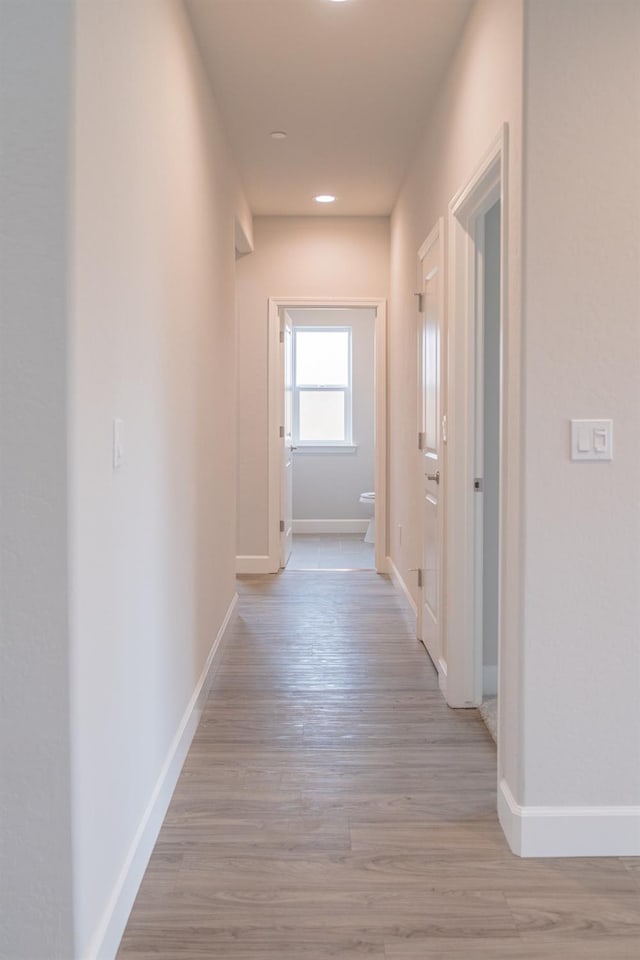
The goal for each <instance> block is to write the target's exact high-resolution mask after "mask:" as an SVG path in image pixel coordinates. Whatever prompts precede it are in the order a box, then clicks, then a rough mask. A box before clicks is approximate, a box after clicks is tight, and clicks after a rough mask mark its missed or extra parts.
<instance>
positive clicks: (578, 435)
mask: <svg viewBox="0 0 640 960" xmlns="http://www.w3.org/2000/svg"><path fill="white" fill-rule="evenodd" d="M571 459H572V460H613V420H572V421H571Z"/></svg>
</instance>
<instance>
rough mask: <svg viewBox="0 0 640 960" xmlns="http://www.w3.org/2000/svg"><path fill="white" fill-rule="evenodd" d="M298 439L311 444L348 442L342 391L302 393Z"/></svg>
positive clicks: (305, 391)
mask: <svg viewBox="0 0 640 960" xmlns="http://www.w3.org/2000/svg"><path fill="white" fill-rule="evenodd" d="M298 439H299V440H301V441H302V442H304V441H307V442H310V443H313V442H315V443H331V442H333V443H342V442H343V441H345V440H346V437H345V433H344V392H343V391H342V390H301V391H300V430H299V437H298Z"/></svg>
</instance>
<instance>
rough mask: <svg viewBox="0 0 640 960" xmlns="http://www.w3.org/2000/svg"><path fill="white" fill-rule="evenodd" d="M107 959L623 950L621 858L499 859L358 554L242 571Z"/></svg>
mask: <svg viewBox="0 0 640 960" xmlns="http://www.w3.org/2000/svg"><path fill="white" fill-rule="evenodd" d="M240 593H241V613H240V618H239V621H238V623H237V626H236V628H235V631H234V634H233V636H232V638H230V640H229V641H228V643H227V646H226V648H225V650H224V653H223V656H222V660H221V664H220V667H219V669H218V672H217V674H216V678H215V681H214V685H213V689H212V692H211V696H210V698H209V702H208V704H207V707H206V711H205V715H204V717H203V720H202V723H201V725H200V727H199V729H198V732H197V734H196V737H195V739H194V742H193V746H192V749H191V751H190V753H189V756H188V758H187V761H186V764H185V767H184V770H183V773H182V775H181V777H180V781H179V783H178V786H177V788H176V791H175V794H174V797H173V801H172V803H171V807H170V809H169V812H168V815H167V818H166V821H165V823H164V826H163V827H162V831H161V833H160V837H159V840H158V843H157V845H156V849H155V851H154V853H153V856H152V858H151V862H150V864H149V868H148V870H147V873H146V875H145V878H144V881H143V883H142V886H141V889H140V892H139V895H138V898H137V900H136V903H135V906H134V909H133V912H132V914H131V918H130V921H129V924H128V927H127V930H126V932H125V935H124V938H123V941H122V945H121V949H120V952H119V955H118V956H119V957H120V960H151V958H155V960H158V958H165V960H202V958H208V960H220V958H225V960H288V958H295V960H328V958H331V960H356V958H363V957H367V958H373V960H375V958H385V960H561V958H562V960H573V958H576V960H623V958H624V960H638V958H640V869H639V861H638V860H622V859H606V860H604V859H602V860H596V859H593V860H590V859H581V860H537V861H531V860H528V861H525V860H520V859H518V858H517V857H514V856H513V855H512V854H511V853H510V851H509V849H508V847H507V844H506V841H505V840H504V837H503V834H502V831H501V830H500V827H499V825H498V822H497V818H496V813H495V808H496V791H495V780H496V757H495V746H494V744H493V741H492V740H491V738H490V736H489V734H488V733H487V731H486V729H485V727H484V725H483V723H482V721H481V720H480V718H479V717H478V715H477V713H476V711H475V710H470V711H452V710H449V709H448V708H447V707H446V705H445V703H444V701H443V699H442V697H441V695H440V693H439V691H438V688H437V681H436V676H435V673H434V670H433V668H432V666H431V663H430V661H429V659H428V658H427V656H426V654H425V652H424V649H423V648H422V647H421V645H420V644H419V643H418V642H417V641H416V640H415V639H413V638H412V636H411V631H410V628H409V626H408V624H407V622H406V620H405V619H404V617H403V613H402V608H401V606H400V603H399V599H398V597H397V595H396V594H395V592H394V589H393V587H392V585H391V584H390V583H389V581H388V580H386V579H385V578H383V577H379V576H377V575H376V574H375V573H369V572H363V573H342V574H339V573H325V572H321V573H301V572H292V573H285V574H283V575H281V576H279V577H255V578H244V579H243V580H242V582H241V585H240Z"/></svg>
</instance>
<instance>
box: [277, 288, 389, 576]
mask: <svg viewBox="0 0 640 960" xmlns="http://www.w3.org/2000/svg"><path fill="white" fill-rule="evenodd" d="M269 338H270V340H269V346H270V351H269V355H270V367H269V374H270V411H269V424H270V428H269V436H270V443H269V460H270V491H269V531H270V561H271V562H273V561H274V560H275V563H274V564H273V565H274V567H275V569H273V572H276V571H277V570H278V569H283V568H286V569H288V570H291V569H318V570H321V569H333V570H336V569H376V570H378V571H380V572H383V571H384V569H385V567H386V510H385V505H386V504H385V501H386V469H385V456H386V442H385V440H386V309H385V303H384V301H380V300H345V301H314V300H305V299H302V300H288V299H287V300H275V299H274V300H271V301H270V302H269ZM374 528H375V534H374V535H372V531H373V530H374ZM373 541H374V542H373ZM276 564H277V566H276Z"/></svg>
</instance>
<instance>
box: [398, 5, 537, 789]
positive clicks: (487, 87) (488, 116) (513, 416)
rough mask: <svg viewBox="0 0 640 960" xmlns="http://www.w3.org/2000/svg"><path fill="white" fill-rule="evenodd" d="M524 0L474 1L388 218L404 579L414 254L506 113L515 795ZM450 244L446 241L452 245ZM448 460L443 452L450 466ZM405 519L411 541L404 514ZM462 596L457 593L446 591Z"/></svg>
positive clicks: (412, 508)
mask: <svg viewBox="0 0 640 960" xmlns="http://www.w3.org/2000/svg"><path fill="white" fill-rule="evenodd" d="M522 16H523V13H522V3H521V2H519V0H479V2H478V3H477V4H476V6H475V7H474V8H473V10H472V11H471V14H470V17H469V20H468V21H467V24H466V26H465V30H464V33H463V36H462V38H461V41H460V44H459V46H458V49H457V51H456V53H455V55H454V58H453V60H452V62H451V65H450V67H449V70H448V72H447V75H446V77H445V79H444V81H443V85H442V88H441V90H440V92H439V95H438V98H437V102H436V105H435V107H434V109H433V111H432V113H431V115H430V116H429V117H428V119H427V123H426V130H425V134H424V137H423V140H422V142H421V144H420V145H419V148H418V150H417V152H416V155H415V157H414V159H413V161H412V164H411V167H410V169H409V171H408V174H407V178H406V180H405V183H404V186H403V188H402V190H401V191H400V194H399V197H398V201H397V203H396V206H395V208H394V211H393V216H392V221H391V323H390V348H389V349H390V356H389V376H390V397H389V411H390V425H389V443H390V451H389V456H390V490H391V499H390V517H389V531H390V552H391V556H392V558H393V560H394V562H395V565H396V567H397V568H398V570H399V571H400V574H401V575H402V577H403V579H404V580H405V582H406V583H407V585H409V586H410V587H411V588H412V590H414V594H413V595H414V599H415V601H416V603H418V600H419V597H418V592H417V590H416V589H415V575H413V574H411V573H410V572H409V570H410V568H411V567H416V566H417V565H418V559H419V556H420V540H419V525H418V524H417V523H416V522H415V518H416V517H417V516H419V512H418V511H419V498H420V487H419V484H418V475H417V467H416V436H417V429H418V428H417V400H416V389H417V387H416V368H417V364H416V305H415V297H414V295H413V294H414V291H415V289H416V286H415V284H416V275H417V254H418V250H419V248H420V245H421V244H422V242H423V241H424V240H425V238H426V237H427V235H428V233H429V232H430V230H431V229H432V227H433V226H434V225H435V223H436V222H437V220H438V217H444V218H445V222H446V217H447V212H448V204H449V201H450V200H451V198H452V197H453V196H454V195H455V194H456V192H457V191H458V190H459V189H460V188H461V187H462V186H463V185H464V184H465V183H466V182H467V181H468V180H469V178H470V177H471V175H472V174H473V173H474V171H475V169H476V168H477V166H478V164H479V163H480V161H481V160H482V158H483V156H484V154H485V153H486V151H487V150H488V148H489V146H490V145H491V143H492V142H493V141H494V139H495V137H496V136H497V135H498V133H499V131H500V128H501V126H502V124H503V123H507V124H508V137H509V150H508V153H509V160H508V170H507V177H508V197H507V201H508V214H507V215H508V233H509V240H508V262H507V283H508V302H507V304H506V308H507V313H508V317H509V319H508V330H507V331H506V339H505V359H506V366H505V381H506V382H505V390H506V406H507V409H508V411H509V414H508V419H507V424H506V430H507V438H508V448H509V462H508V463H507V464H506V470H505V474H504V476H503V481H504V491H505V495H506V498H507V524H506V537H507V550H506V554H505V557H504V563H505V569H506V571H507V573H508V574H509V576H510V579H509V581H508V584H507V589H506V590H505V593H504V595H503V608H502V616H503V625H504V635H505V638H506V641H507V642H506V643H505V646H504V648H503V651H502V666H503V668H504V671H505V675H507V676H508V677H509V684H508V689H507V690H506V691H503V694H504V695H503V696H502V709H503V711H504V715H505V723H504V731H505V736H504V739H503V743H502V750H501V757H502V763H503V775H504V776H505V777H506V778H507V782H508V783H509V784H510V786H511V788H512V790H513V792H514V794H515V795H517V793H518V784H519V776H520V770H519V756H520V733H519V723H520V706H519V695H520V688H519V683H520V663H519V656H520V647H519V643H518V639H519V635H520V623H519V611H520V607H519V583H518V580H517V576H514V571H517V569H518V563H517V560H518V556H519V551H520V546H521V536H520V520H519V517H520V509H519V497H520V487H519V483H520V473H521V470H520V452H519V444H520V439H519V423H518V421H519V415H520V406H521V401H520V388H521V386H520V385H521V378H520V347H519V333H520V233H521V163H522V157H521V138H522V69H523V65H522V49H523V39H522V31H523V24H522ZM445 251H446V247H445ZM443 469H444V470H445V471H446V469H447V465H446V457H445V462H444V465H443ZM399 524H401V525H402V527H403V538H402V544H401V543H400V542H399V536H398V525H399ZM447 602H450V603H455V602H456V598H455V597H452V598H447Z"/></svg>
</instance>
